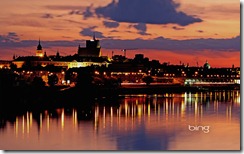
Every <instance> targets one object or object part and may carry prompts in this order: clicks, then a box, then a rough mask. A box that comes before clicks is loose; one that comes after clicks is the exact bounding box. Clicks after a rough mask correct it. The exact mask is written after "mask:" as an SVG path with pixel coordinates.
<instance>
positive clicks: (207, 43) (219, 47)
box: [0, 27, 241, 54]
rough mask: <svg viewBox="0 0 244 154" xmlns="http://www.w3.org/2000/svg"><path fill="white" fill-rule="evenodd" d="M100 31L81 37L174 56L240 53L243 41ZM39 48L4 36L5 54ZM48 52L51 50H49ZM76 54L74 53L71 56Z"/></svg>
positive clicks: (57, 42)
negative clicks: (115, 34) (131, 36)
mask: <svg viewBox="0 0 244 154" xmlns="http://www.w3.org/2000/svg"><path fill="white" fill-rule="evenodd" d="M95 28H96V27H90V28H85V29H83V30H82V31H81V32H80V34H81V35H82V36H90V37H91V38H92V36H93V33H94V32H95V35H96V38H102V40H101V45H102V47H103V48H106V49H126V48H138V49H148V51H150V49H156V50H168V51H172V52H181V53H188V54H194V53H195V52H197V51H204V50H211V51H213V52H217V51H218V52H221V51H225V52H226V51H228V52H232V51H240V50H241V41H240V36H237V37H234V38H228V39H211V38H209V39H188V40H173V39H168V38H164V37H158V38H155V39H151V40H144V39H141V38H138V39H133V40H121V39H113V38H109V37H106V38H105V37H104V35H103V33H101V32H98V31H95ZM41 44H42V46H43V48H45V49H48V48H53V47H59V49H60V47H77V46H78V45H79V44H82V45H85V40H73V41H63V40H55V41H43V40H41ZM37 45H38V38H37V39H36V40H20V39H19V37H18V34H16V33H15V32H9V33H8V34H7V35H0V46H1V51H0V52H1V54H5V53H4V52H5V50H6V49H9V51H15V49H18V50H19V49H23V48H26V47H31V48H33V50H35V49H36V46H37ZM47 51H48V50H47ZM71 54H73V53H71Z"/></svg>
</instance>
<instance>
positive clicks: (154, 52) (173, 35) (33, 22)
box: [0, 0, 241, 67]
mask: <svg viewBox="0 0 244 154" xmlns="http://www.w3.org/2000/svg"><path fill="white" fill-rule="evenodd" d="M127 3H130V4H131V5H126V4H127ZM132 4H133V5H132ZM132 6H133V7H132ZM165 6H167V8H166V7H165ZM0 8H1V9H0V21H1V22H0V25H1V27H3V28H2V29H1V30H0V59H5V60H6V59H8V60H10V59H12V57H13V55H14V54H15V55H19V56H28V55H34V54H35V50H36V46H37V43H38V39H39V38H41V44H42V46H43V50H44V51H46V52H47V54H48V55H53V54H55V53H56V51H57V50H59V51H60V53H61V55H73V54H75V53H76V52H77V48H78V46H79V44H80V45H81V46H85V40H90V39H91V38H92V35H93V32H95V34H96V37H97V38H98V39H99V40H100V42H101V46H102V52H103V56H107V55H111V52H112V50H114V51H115V54H122V53H120V51H121V49H133V48H137V50H134V51H132V50H131V51H129V52H128V54H127V55H128V57H129V58H133V57H134V54H140V53H143V54H144V56H145V57H149V58H150V60H152V59H155V60H159V61H160V62H161V63H163V62H170V63H171V64H179V62H180V61H181V62H183V63H185V64H187V63H189V64H190V65H191V66H194V65H196V63H197V62H198V63H199V65H203V63H204V62H205V61H206V60H208V61H209V62H210V64H211V66H213V67H231V66H232V65H234V66H236V67H239V66H240V50H241V48H240V47H241V45H240V2H239V1H233V0H217V1H210V0H205V1H204V3H199V2H195V1H192V0H165V1H158V0H152V1H150V2H148V1H146V0H141V1H140V0H133V1H129V0H124V1H121V0H118V1H112V2H111V0H93V1H91V2H90V1H89V2H80V1H79V0H72V1H69V2H67V1H63V0H61V1H57V0H54V1H42V2H33V1H30V0H26V1H24V2H20V1H17V0H13V1H7V0H3V1H2V5H1V6H0ZM121 12H122V13H121ZM145 12H146V13H145ZM155 16H156V17H155Z"/></svg>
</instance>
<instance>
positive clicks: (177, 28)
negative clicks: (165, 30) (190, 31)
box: [172, 26, 185, 30]
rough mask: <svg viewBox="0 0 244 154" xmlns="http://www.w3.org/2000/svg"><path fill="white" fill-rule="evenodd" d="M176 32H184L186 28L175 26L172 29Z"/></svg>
mask: <svg viewBox="0 0 244 154" xmlns="http://www.w3.org/2000/svg"><path fill="white" fill-rule="evenodd" d="M172 28H173V29H174V30H184V29H185V28H181V27H176V26H173V27H172Z"/></svg>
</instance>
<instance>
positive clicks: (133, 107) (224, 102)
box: [14, 91, 240, 137]
mask: <svg viewBox="0 0 244 154" xmlns="http://www.w3.org/2000/svg"><path fill="white" fill-rule="evenodd" d="M168 96H169V95H168ZM174 96H180V97H160V96H159V97H155V95H154V97H149V98H147V97H144V96H143V97H130V98H125V99H124V102H122V103H121V104H120V106H119V107H114V106H99V105H96V106H95V107H94V110H93V111H92V114H93V117H92V118H93V119H90V120H93V122H92V123H93V127H94V130H98V129H99V128H106V127H115V126H116V127H121V128H125V129H129V128H130V129H132V128H134V127H136V126H137V125H138V124H140V123H141V122H142V121H145V120H146V121H147V122H148V123H153V122H155V120H156V121H161V120H162V121H164V122H166V123H167V122H170V121H172V119H173V120H180V121H182V120H187V118H189V117H192V120H193V119H194V120H195V121H201V120H203V119H204V118H206V117H208V116H210V115H208V113H209V111H214V112H213V113H214V114H216V115H218V116H219V115H223V113H224V116H226V120H232V119H233V116H236V115H237V114H238V113H235V112H233V111H234V110H236V108H238V107H239V106H240V92H239V91H231V92H229V91H225V92H222V91H220V92H210V93H208V94H206V93H203V92H199V93H184V94H178V95H174ZM181 96H184V97H181ZM229 96H232V98H231V97H229ZM205 97H206V98H205ZM210 100H212V101H210ZM71 111H72V112H71V113H70V118H71V122H72V125H70V126H71V127H72V128H73V129H79V127H78V123H80V122H81V120H80V119H78V117H77V116H78V114H79V113H78V112H81V111H79V110H77V109H72V110H71ZM68 114H69V113H66V110H65V109H57V110H54V112H51V111H45V112H44V113H40V114H38V115H36V116H34V120H35V121H36V122H37V125H38V127H39V131H40V133H41V132H42V131H45V130H46V132H51V129H53V127H54V125H53V124H54V122H52V121H53V119H59V120H57V121H58V125H59V128H61V130H62V131H64V130H65V129H66V125H67V128H68V127H69V126H68V125H69V123H67V122H66V121H67V120H68V119H69V117H68V116H69V115H68ZM79 116H80V115H79ZM32 125H33V114H32V113H31V112H27V113H26V114H25V115H24V116H21V117H16V119H15V123H14V131H15V134H16V137H18V134H19V133H21V134H23V135H26V134H30V133H31V131H32ZM43 128H45V129H43Z"/></svg>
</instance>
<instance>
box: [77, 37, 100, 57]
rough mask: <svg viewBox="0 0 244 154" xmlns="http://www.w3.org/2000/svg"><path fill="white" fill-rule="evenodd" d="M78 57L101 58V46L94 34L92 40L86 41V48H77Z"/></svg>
mask: <svg viewBox="0 0 244 154" xmlns="http://www.w3.org/2000/svg"><path fill="white" fill-rule="evenodd" d="M78 55H79V56H85V57H100V56H101V46H100V41H99V40H97V39H96V37H95V34H94V35H93V39H91V40H86V47H80V45H79V47H78Z"/></svg>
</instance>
